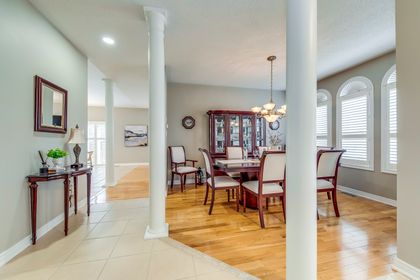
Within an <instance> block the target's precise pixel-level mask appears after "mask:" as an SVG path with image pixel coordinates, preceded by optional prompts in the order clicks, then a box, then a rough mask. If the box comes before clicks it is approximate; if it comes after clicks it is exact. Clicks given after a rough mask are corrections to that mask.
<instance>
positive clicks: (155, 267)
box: [0, 199, 256, 280]
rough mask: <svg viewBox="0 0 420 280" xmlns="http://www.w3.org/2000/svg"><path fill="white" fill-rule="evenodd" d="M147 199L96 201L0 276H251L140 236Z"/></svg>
mask: <svg viewBox="0 0 420 280" xmlns="http://www.w3.org/2000/svg"><path fill="white" fill-rule="evenodd" d="M147 206H148V200H147V199H136V200H125V201H115V202H98V203H95V204H93V205H92V208H91V209H92V213H91V216H90V217H89V218H87V217H86V214H85V213H86V212H85V209H81V210H80V211H79V214H77V215H76V216H71V217H70V222H69V228H70V232H69V235H68V236H67V237H65V236H64V233H63V225H62V224H60V225H59V226H57V227H56V228H54V229H53V230H51V231H50V232H49V233H47V234H46V235H45V236H44V237H42V238H41V239H39V240H38V242H37V244H36V245H35V246H31V247H29V248H28V249H26V250H25V251H24V252H22V253H21V254H20V255H18V256H17V257H16V258H14V259H13V260H12V261H11V262H9V263H8V264H6V265H5V266H4V267H2V268H0V279H28V280H29V279H31V280H35V279H37V280H38V279H72V280H73V279H77V280H83V279H89V280H91V279H101V280H105V279H118V280H119V279H121V280H123V279H124V280H130V279H140V280H142V279H144V280H149V279H150V280H175V279H184V280H193V279H194V280H211V279H214V280H222V279H223V280H233V279H256V278H255V277H253V276H251V275H249V274H246V273H244V272H241V271H239V270H237V269H234V268H232V267H230V266H228V265H226V264H224V263H222V262H220V261H218V260H215V259H213V258H211V257H209V256H207V255H205V254H203V253H200V252H198V251H196V250H194V249H191V248H189V247H187V246H185V245H183V244H181V243H178V242H177V241H175V240H172V239H170V238H163V239H158V240H144V239H143V234H144V230H145V228H146V224H147V222H146V221H147V218H148V213H147V212H148V207H147Z"/></svg>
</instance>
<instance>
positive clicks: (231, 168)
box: [213, 158, 260, 209]
mask: <svg viewBox="0 0 420 280" xmlns="http://www.w3.org/2000/svg"><path fill="white" fill-rule="evenodd" d="M213 167H214V170H216V171H220V172H223V173H232V172H239V173H240V174H241V182H246V181H252V180H258V174H259V172H260V159H259V158H247V159H215V163H214V166H213ZM239 202H240V203H241V204H242V203H243V202H242V194H241V197H240V198H239ZM246 206H247V207H249V208H251V209H257V198H256V197H255V196H252V195H248V196H247V197H246Z"/></svg>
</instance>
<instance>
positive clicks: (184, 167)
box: [172, 166, 198, 173]
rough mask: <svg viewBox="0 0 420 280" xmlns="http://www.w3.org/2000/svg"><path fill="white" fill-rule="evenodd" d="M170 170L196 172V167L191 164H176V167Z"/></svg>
mask: <svg viewBox="0 0 420 280" xmlns="http://www.w3.org/2000/svg"><path fill="white" fill-rule="evenodd" d="M175 170H176V171H175ZM172 171H174V172H178V173H191V172H197V171H198V169H197V168H195V167H192V166H178V168H177V169H175V168H174V169H172Z"/></svg>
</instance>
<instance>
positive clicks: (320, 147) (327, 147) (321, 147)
mask: <svg viewBox="0 0 420 280" xmlns="http://www.w3.org/2000/svg"><path fill="white" fill-rule="evenodd" d="M333 149H334V147H330V146H316V150H317V152H319V151H321V150H333ZM327 197H328V200H331V195H330V192H327Z"/></svg>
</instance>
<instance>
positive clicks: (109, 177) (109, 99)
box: [103, 79, 116, 187]
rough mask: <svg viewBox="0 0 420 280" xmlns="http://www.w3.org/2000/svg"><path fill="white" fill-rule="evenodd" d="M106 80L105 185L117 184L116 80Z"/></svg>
mask: <svg viewBox="0 0 420 280" xmlns="http://www.w3.org/2000/svg"><path fill="white" fill-rule="evenodd" d="M103 81H104V82H105V110H106V117H105V129H106V140H105V141H106V170H105V185H106V186H107V187H113V186H115V185H116V181H115V171H114V82H113V81H112V80H111V79H103Z"/></svg>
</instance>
